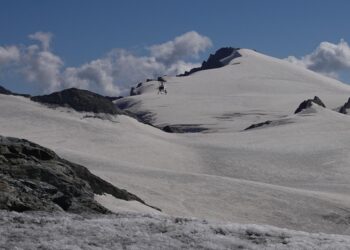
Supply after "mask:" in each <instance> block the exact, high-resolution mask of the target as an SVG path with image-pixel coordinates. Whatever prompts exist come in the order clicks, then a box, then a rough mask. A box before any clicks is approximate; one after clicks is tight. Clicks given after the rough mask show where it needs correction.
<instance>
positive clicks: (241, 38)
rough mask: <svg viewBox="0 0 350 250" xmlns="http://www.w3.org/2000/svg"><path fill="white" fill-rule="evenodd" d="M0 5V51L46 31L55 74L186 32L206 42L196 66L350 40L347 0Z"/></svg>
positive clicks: (343, 73)
mask: <svg viewBox="0 0 350 250" xmlns="http://www.w3.org/2000/svg"><path fill="white" fill-rule="evenodd" d="M0 4H1V8H0V46H3V47H5V46H7V47H8V46H12V45H15V46H17V47H21V46H22V47H23V46H29V45H31V44H33V39H29V38H28V35H30V34H34V33H35V32H38V31H41V32H50V33H51V34H52V35H53V37H52V41H51V45H50V51H51V53H53V54H54V55H57V56H59V58H60V60H61V61H62V64H64V65H63V66H62V65H60V67H61V69H60V70H62V68H67V67H80V66H81V65H84V64H86V63H89V62H91V61H93V60H96V59H98V58H103V57H105V56H106V54H107V53H109V52H110V51H112V50H113V49H124V50H126V51H128V52H130V53H132V54H134V55H137V56H139V57H142V56H149V50H148V49H147V48H149V47H150V46H152V45H155V44H162V43H165V42H168V41H171V40H173V39H174V38H175V37H178V36H181V35H182V34H185V33H186V32H189V31H195V32H197V33H198V34H200V35H201V36H205V37H207V38H209V39H210V40H211V44H212V46H205V49H202V50H200V51H199V52H198V53H195V55H194V56H193V57H191V56H189V57H188V58H182V59H183V60H185V59H186V60H189V61H190V62H200V61H201V60H202V59H204V58H205V57H206V56H207V55H208V53H209V52H213V51H215V50H216V49H217V48H220V47H222V46H235V47H244V48H252V49H256V50H258V51H259V52H262V53H265V54H269V55H271V56H275V57H278V58H286V57H288V56H290V55H293V56H295V57H296V58H298V59H300V58H301V57H302V56H305V55H308V54H310V53H312V52H313V51H314V50H315V49H316V48H317V47H318V46H319V45H320V43H321V42H324V41H328V42H330V43H332V44H336V45H337V44H338V43H339V42H340V39H344V41H345V42H349V41H350V31H349V30H350V29H349V24H350V15H349V14H348V12H349V9H350V1H346V0H334V1H316V0H308V1H305V0H304V1H301V0H294V1H277V0H267V1H259V0H255V1H253V0H245V1H232V0H231V1H225V0H220V1H205V0H203V1H195V0H192V1H181V0H177V1H164V0H162V1H160V0H149V1H141V0H139V1H136V0H128V1H112V0H103V1H97V0H95V1H93V0H84V1H79V0H75V1H71V0H60V1H58V0H56V1H47V0H35V1H25V0H22V1H20V0H0ZM34 40H35V39H34ZM348 70H349V69H347V68H346V67H345V69H344V68H342V69H341V70H340V71H339V72H338V77H340V78H341V79H342V80H344V81H349V82H350V78H349V77H348ZM3 71H4V70H2V72H1V71H0V74H2V75H0V81H1V82H2V84H3V85H5V86H7V87H10V88H12V89H14V90H24V91H25V92H39V91H40V90H41V89H42V88H43V87H42V86H39V85H38V86H39V87H38V86H35V83H31V84H30V85H27V86H23V84H24V83H23V84H20V83H19V82H24V81H23V80H22V79H19V77H12V76H11V75H10V76H9V73H6V72H5V73H4V72H3ZM33 79H34V80H33ZM33 79H32V80H31V81H32V82H35V79H36V78H35V77H34V78H33ZM5 81H6V83H5ZM131 81H132V80H131ZM131 81H130V83H127V84H131ZM135 81H136V80H135Z"/></svg>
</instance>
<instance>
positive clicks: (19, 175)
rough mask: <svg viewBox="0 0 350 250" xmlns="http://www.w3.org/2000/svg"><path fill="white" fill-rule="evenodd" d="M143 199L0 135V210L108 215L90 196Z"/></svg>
mask: <svg viewBox="0 0 350 250" xmlns="http://www.w3.org/2000/svg"><path fill="white" fill-rule="evenodd" d="M95 194H98V195H102V194H110V195H112V196H114V197H115V198H117V199H122V200H127V201H129V200H135V201H138V202H140V203H142V204H145V202H144V201H143V200H141V199H140V198H139V197H137V196H136V195H134V194H131V193H129V192H127V191H126V190H123V189H119V188H117V187H115V186H113V185H112V184H110V183H108V182H106V181H104V180H102V179H101V178H99V177H97V176H95V175H93V174H92V173H91V172H90V171H89V170H88V169H87V168H85V167H83V166H81V165H78V164H74V163H72V162H69V161H67V160H64V159H62V158H60V157H59V156H57V155H56V154H55V153H54V152H53V151H51V150H49V149H47V148H44V147H41V146H39V145H37V144H35V143H32V142H30V141H27V140H22V139H17V138H11V137H3V136H0V209H4V210H9V211H17V212H23V211H68V212H74V213H84V212H92V213H109V210H107V209H106V208H105V207H103V206H102V205H100V204H99V203H98V202H96V201H95V200H94V195H95Z"/></svg>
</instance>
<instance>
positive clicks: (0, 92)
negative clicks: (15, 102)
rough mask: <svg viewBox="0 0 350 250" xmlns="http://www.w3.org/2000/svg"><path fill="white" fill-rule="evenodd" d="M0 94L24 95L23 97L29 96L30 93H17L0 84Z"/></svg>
mask: <svg viewBox="0 0 350 250" xmlns="http://www.w3.org/2000/svg"><path fill="white" fill-rule="evenodd" d="M0 94H3V95H16V96H24V97H30V95H26V94H18V93H13V92H12V91H10V90H8V89H6V88H4V87H3V86H1V85H0Z"/></svg>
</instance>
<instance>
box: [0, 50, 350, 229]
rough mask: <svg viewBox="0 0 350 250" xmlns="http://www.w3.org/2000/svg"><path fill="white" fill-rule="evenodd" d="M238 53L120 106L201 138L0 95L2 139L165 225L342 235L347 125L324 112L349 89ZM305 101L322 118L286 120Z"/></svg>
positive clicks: (346, 214) (348, 183)
mask: <svg viewBox="0 0 350 250" xmlns="http://www.w3.org/2000/svg"><path fill="white" fill-rule="evenodd" d="M240 53H241V54H242V55H243V56H242V57H240V58H236V59H234V60H233V61H232V62H231V63H230V64H229V65H227V66H225V67H222V68H220V69H213V70H206V71H203V72H198V73H195V74H193V75H191V76H188V77H178V78H168V79H167V88H168V90H169V94H168V95H167V96H165V95H157V91H156V89H155V88H156V86H157V85H156V84H157V83H156V82H148V83H146V84H145V86H143V87H141V88H142V89H141V90H142V91H143V94H141V95H139V96H133V97H130V98H127V99H126V100H127V101H129V102H130V104H132V105H133V106H131V109H133V110H135V111H150V112H152V113H154V114H155V115H154V121H155V123H156V124H157V125H162V124H164V125H165V124H199V125H201V126H204V127H208V128H209V129H210V130H209V131H207V132H203V133H194V134H168V133H165V132H163V131H161V130H159V129H156V128H154V127H151V126H147V125H145V124H142V123H139V122H137V121H136V120H134V119H132V118H130V117H126V116H118V117H102V118H103V119H97V118H94V117H93V116H92V115H91V114H84V113H77V112H74V111H71V110H66V109H56V110H54V109H49V108H47V107H45V106H42V105H40V104H38V103H33V102H31V101H30V100H27V99H25V98H22V97H14V96H4V95H0V107H1V108H0V124H1V125H0V134H2V135H4V136H15V137H20V138H26V139H29V140H31V141H34V142H36V143H39V144H40V145H43V146H45V147H48V148H50V149H52V150H54V151H55V152H56V153H58V154H59V155H60V156H62V157H63V158H66V159H67V160H70V161H73V162H76V163H79V164H81V165H84V166H86V167H87V168H89V169H90V170H91V171H92V172H93V173H94V174H97V175H99V176H100V177H102V178H104V179H105V180H107V181H109V182H111V183H113V184H115V185H116V186H118V187H121V188H125V189H127V190H128V191H130V192H132V193H135V194H137V195H138V196H139V197H140V198H142V199H143V200H145V201H146V202H148V203H149V204H152V205H154V206H156V207H159V208H161V209H162V211H163V212H164V213H165V214H169V215H173V216H190V217H198V218H205V219H215V220H219V221H230V222H236V223H256V224H270V225H274V226H278V227H285V228H289V229H296V230H302V231H308V232H315V233H318V232H326V233H335V234H350V228H349V225H350V196H349V193H350V168H349V166H350V155H349V150H350V117H349V116H346V115H342V114H339V113H337V112H335V111H332V109H334V108H337V107H339V106H341V105H342V104H343V103H344V102H345V101H346V100H347V99H348V98H349V96H350V86H346V85H344V84H342V83H340V82H337V81H335V80H332V79H329V78H326V77H323V76H320V75H317V74H315V73H313V72H311V71H307V70H305V69H302V68H298V67H297V66H294V65H291V64H290V63H288V62H284V61H280V60H277V59H273V58H270V57H267V56H264V55H261V54H258V53H256V52H253V51H249V50H241V51H240ZM315 95H317V96H319V97H320V98H321V99H322V101H324V102H325V104H326V106H327V107H328V109H324V108H321V107H317V106H313V107H312V108H310V109H309V110H306V111H305V112H302V113H300V114H297V115H294V114H293V112H294V110H295V109H296V108H297V106H298V105H299V104H300V102H302V101H303V100H305V99H309V98H313V96H315ZM266 120H271V121H273V122H272V123H271V124H270V125H267V126H264V127H261V128H258V129H252V130H249V131H244V129H245V128H247V127H248V126H250V125H251V124H253V123H259V122H264V121H266ZM108 203H109V204H113V202H108ZM128 205H129V204H128ZM116 206H117V207H116V210H118V207H119V205H117V204H116Z"/></svg>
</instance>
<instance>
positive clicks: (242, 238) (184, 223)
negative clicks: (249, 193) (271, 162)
mask: <svg viewBox="0 0 350 250" xmlns="http://www.w3.org/2000/svg"><path fill="white" fill-rule="evenodd" d="M0 235H1V237H0V248H1V249H4V250H12V249H18V250H19V249H28V250H32V249H33V250H34V249H52V250H54V249H57V250H58V249H59V250H63V249H67V250H68V249H215V250H219V249H256V250H257V249H298V250H302V249H307V250H311V249H315V250H316V249H317V250H323V249H337V250H341V249H344V250H345V249H350V237H348V236H341V235H327V234H322V233H320V234H310V233H304V232H298V231H292V230H286V229H280V228H276V227H271V226H259V225H239V224H228V223H215V222H208V221H203V220H195V219H186V218H179V217H168V216H160V215H150V214H137V213H119V214H116V215H109V216H99V217H95V216H91V215H90V216H89V215H85V216H79V215H72V214H59V215H52V214H45V213H25V214H18V213H15V212H5V211H0Z"/></svg>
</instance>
